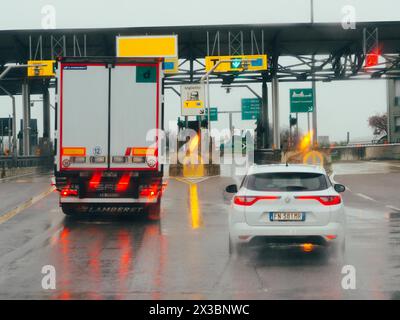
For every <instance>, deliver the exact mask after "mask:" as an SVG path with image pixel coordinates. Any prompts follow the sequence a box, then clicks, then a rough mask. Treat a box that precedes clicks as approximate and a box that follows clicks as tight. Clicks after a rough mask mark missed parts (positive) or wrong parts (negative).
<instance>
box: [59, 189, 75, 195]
mask: <svg viewBox="0 0 400 320" xmlns="http://www.w3.org/2000/svg"><path fill="white" fill-rule="evenodd" d="M61 196H63V197H76V196H78V190H76V189H70V188H65V189H62V190H61Z"/></svg>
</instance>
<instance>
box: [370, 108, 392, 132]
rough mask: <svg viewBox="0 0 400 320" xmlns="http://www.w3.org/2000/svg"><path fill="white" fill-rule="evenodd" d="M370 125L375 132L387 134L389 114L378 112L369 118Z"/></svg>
mask: <svg viewBox="0 0 400 320" xmlns="http://www.w3.org/2000/svg"><path fill="white" fill-rule="evenodd" d="M368 124H369V126H370V127H371V128H372V129H374V134H387V132H388V128H387V114H386V113H384V114H376V115H374V116H371V117H369V118H368Z"/></svg>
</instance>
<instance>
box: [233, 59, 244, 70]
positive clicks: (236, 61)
mask: <svg viewBox="0 0 400 320" xmlns="http://www.w3.org/2000/svg"><path fill="white" fill-rule="evenodd" d="M241 64H242V59H233V60H232V61H231V68H232V69H239V68H240V66H241Z"/></svg>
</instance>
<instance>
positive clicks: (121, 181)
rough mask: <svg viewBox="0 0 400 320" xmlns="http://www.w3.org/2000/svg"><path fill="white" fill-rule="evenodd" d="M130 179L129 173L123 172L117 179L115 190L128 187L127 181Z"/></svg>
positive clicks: (121, 190) (118, 190) (119, 190)
mask: <svg viewBox="0 0 400 320" xmlns="http://www.w3.org/2000/svg"><path fill="white" fill-rule="evenodd" d="M130 180H131V176H130V175H129V174H124V175H123V176H122V177H121V179H119V181H118V184H117V188H116V191H117V192H124V191H126V190H127V189H128V187H129V181H130Z"/></svg>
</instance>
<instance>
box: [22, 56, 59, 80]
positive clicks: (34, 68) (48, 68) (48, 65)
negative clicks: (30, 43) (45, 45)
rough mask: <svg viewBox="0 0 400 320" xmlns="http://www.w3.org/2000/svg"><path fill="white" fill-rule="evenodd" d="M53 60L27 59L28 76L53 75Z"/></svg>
mask: <svg viewBox="0 0 400 320" xmlns="http://www.w3.org/2000/svg"><path fill="white" fill-rule="evenodd" d="M55 63H56V61H55V60H29V61H28V66H31V67H28V77H54V76H55V73H54V64H55Z"/></svg>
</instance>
